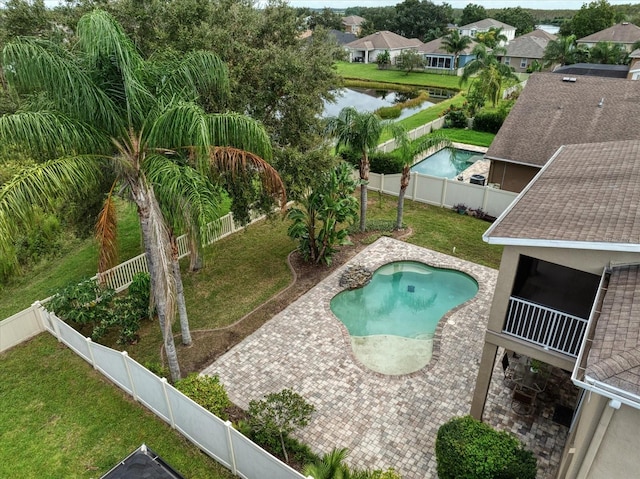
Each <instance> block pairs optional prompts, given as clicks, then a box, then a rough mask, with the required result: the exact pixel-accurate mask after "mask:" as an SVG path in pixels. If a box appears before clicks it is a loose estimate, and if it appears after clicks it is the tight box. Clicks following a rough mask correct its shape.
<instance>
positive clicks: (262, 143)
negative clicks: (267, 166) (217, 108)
mask: <svg viewBox="0 0 640 479" xmlns="http://www.w3.org/2000/svg"><path fill="white" fill-rule="evenodd" d="M207 125H208V128H209V137H210V138H211V140H210V141H211V143H210V145H212V146H231V147H235V148H240V149H243V150H247V151H250V152H251V153H253V154H255V155H258V156H260V157H262V158H264V159H266V160H269V159H270V158H271V156H272V154H273V152H272V149H271V141H270V139H269V135H268V134H267V132H266V130H265V129H264V127H263V126H262V124H261V123H260V122H258V121H256V120H254V119H253V118H250V117H248V116H245V115H240V114H237V113H221V114H216V115H208V116H207Z"/></svg>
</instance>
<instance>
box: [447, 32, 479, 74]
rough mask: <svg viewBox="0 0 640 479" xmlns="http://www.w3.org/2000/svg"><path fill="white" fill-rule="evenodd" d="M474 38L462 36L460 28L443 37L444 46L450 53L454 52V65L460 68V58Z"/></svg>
mask: <svg viewBox="0 0 640 479" xmlns="http://www.w3.org/2000/svg"><path fill="white" fill-rule="evenodd" d="M472 41H473V40H472V39H471V37H468V36H467V35H464V36H461V35H460V31H459V30H452V31H451V32H450V33H449V34H448V35H445V36H444V37H442V46H444V49H445V50H446V51H447V52H448V53H453V55H454V57H453V67H454V68H458V58H459V56H460V53H461V52H463V51H464V50H465V49H466V48H467V47H468V46H469V45H471V42H472Z"/></svg>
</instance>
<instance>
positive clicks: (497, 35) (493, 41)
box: [476, 27, 507, 48]
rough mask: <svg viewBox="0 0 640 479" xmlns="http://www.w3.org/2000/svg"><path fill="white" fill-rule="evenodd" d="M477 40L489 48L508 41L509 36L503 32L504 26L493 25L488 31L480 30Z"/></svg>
mask: <svg viewBox="0 0 640 479" xmlns="http://www.w3.org/2000/svg"><path fill="white" fill-rule="evenodd" d="M476 40H477V41H478V42H480V43H483V44H484V45H486V46H487V48H496V47H497V46H499V45H504V44H505V43H506V42H507V36H506V35H505V34H504V33H502V28H495V27H491V28H489V30H487V31H486V32H478V33H477V34H476Z"/></svg>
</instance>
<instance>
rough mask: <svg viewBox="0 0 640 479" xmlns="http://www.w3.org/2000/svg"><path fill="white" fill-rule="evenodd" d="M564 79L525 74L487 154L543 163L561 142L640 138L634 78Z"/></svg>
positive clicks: (639, 87) (638, 85)
mask: <svg viewBox="0 0 640 479" xmlns="http://www.w3.org/2000/svg"><path fill="white" fill-rule="evenodd" d="M564 78H565V77H564V76H563V75H556V74H554V73H534V74H533V75H531V76H530V77H529V80H528V81H527V85H526V86H525V88H524V89H523V90H522V92H521V93H520V96H519V98H518V100H517V101H516V104H515V105H514V106H513V108H512V109H511V112H510V113H509V116H508V117H507V119H506V120H505V122H504V124H503V125H502V128H500V131H498V134H497V135H496V137H495V139H494V140H493V142H492V143H491V146H490V147H489V150H488V151H487V154H486V157H487V158H490V159H498V160H503V161H507V162H513V163H520V164H525V165H530V166H534V167H542V166H543V165H544V164H545V163H546V162H547V161H548V160H549V158H551V155H553V153H554V152H555V151H556V150H557V149H558V148H559V147H560V146H561V145H564V144H576V143H590V142H601V141H613V140H629V139H640V82H639V81H631V80H621V79H615V78H600V77H591V76H579V77H575V78H576V80H575V82H568V81H564ZM571 78H574V77H571ZM603 99H604V100H603ZM601 100H603V101H602V107H600V106H598V105H599V104H600V102H601Z"/></svg>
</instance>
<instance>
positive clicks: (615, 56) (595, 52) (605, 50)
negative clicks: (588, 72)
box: [589, 42, 629, 65]
mask: <svg viewBox="0 0 640 479" xmlns="http://www.w3.org/2000/svg"><path fill="white" fill-rule="evenodd" d="M589 56H590V58H591V61H592V62H593V63H603V64H607V65H624V64H625V63H627V60H628V57H629V53H628V52H627V50H626V48H625V47H624V46H623V45H622V44H620V43H613V42H598V43H596V44H595V45H594V46H592V47H591V48H590V49H589Z"/></svg>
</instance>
